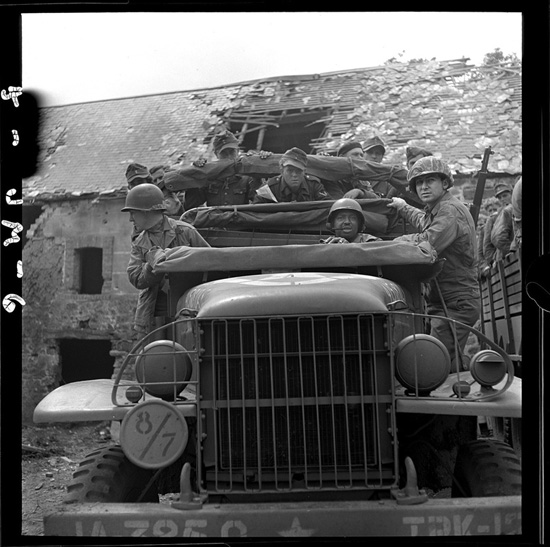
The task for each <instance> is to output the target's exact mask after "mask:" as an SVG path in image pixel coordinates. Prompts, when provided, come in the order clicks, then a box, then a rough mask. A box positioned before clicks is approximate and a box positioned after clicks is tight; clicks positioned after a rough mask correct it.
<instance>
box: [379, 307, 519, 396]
mask: <svg viewBox="0 0 550 547" xmlns="http://www.w3.org/2000/svg"><path fill="white" fill-rule="evenodd" d="M388 315H389V317H390V319H391V321H390V322H391V323H392V324H393V326H394V327H393V328H394V329H397V330H399V331H400V332H402V331H401V330H400V329H399V328H397V325H398V324H399V323H402V322H403V321H404V320H405V321H406V317H408V318H409V320H412V322H413V323H414V320H415V319H430V318H431V317H433V316H431V315H429V314H421V313H408V312H399V311H390V312H388ZM437 318H438V319H439V320H443V321H448V322H449V323H452V324H454V325H460V326H461V327H462V328H464V329H466V330H468V331H469V332H471V333H473V334H474V335H475V336H476V337H477V339H478V341H479V344H480V345H481V347H485V348H490V349H483V350H482V351H479V352H478V353H476V354H475V355H474V356H473V357H472V363H470V366H469V370H467V371H464V370H462V371H461V370H449V372H448V376H450V375H452V376H455V381H456V382H458V383H459V384H468V385H471V384H472V383H473V382H477V383H478V385H479V386H481V390H480V391H479V390H478V391H475V392H473V393H471V394H470V392H469V390H468V392H467V390H462V389H460V390H458V389H457V390H458V392H459V393H456V392H455V393H453V394H452V395H450V396H451V397H454V398H455V400H456V397H458V399H462V400H469V401H490V400H491V399H494V398H496V397H499V396H500V395H501V394H502V393H504V392H505V391H506V390H507V389H508V388H509V387H510V386H511V385H512V382H513V380H514V365H513V363H512V360H511V359H510V356H509V355H508V353H506V351H504V350H503V349H502V348H501V347H500V346H498V345H497V344H496V343H494V342H493V341H492V340H490V339H489V338H488V337H487V336H485V335H484V334H483V333H482V332H480V331H478V330H476V329H475V328H473V327H470V326H468V325H466V324H464V323H462V322H460V321H456V320H454V319H450V318H447V317H441V316H437ZM426 336H427V337H428V338H426ZM412 339H416V342H415V344H416V343H418V341H419V340H420V341H421V343H423V344H425V343H426V341H427V340H429V339H431V340H432V342H433V340H435V338H433V337H431V336H428V335H423V334H413V335H408V336H407V337H403V338H402V339H399V338H398V339H397V341H396V342H395V346H394V347H395V352H394V359H393V366H394V374H395V377H396V378H397V380H398V381H399V382H400V383H401V384H402V385H403V387H404V388H405V390H406V394H407V395H413V396H415V397H423V396H428V397H430V396H431V397H433V395H434V394H431V395H430V391H434V390H436V389H437V387H439V386H440V385H442V384H445V383H446V382H445V381H446V378H444V379H443V382H441V383H440V384H439V385H438V386H437V387H431V385H432V386H433V385H435V383H437V382H436V381H435V380H437V379H438V378H439V376H438V373H441V375H443V370H444V369H445V370H446V365H445V367H443V366H442V365H435V367H434V366H433V365H432V366H431V367H428V370H427V371H425V370H422V364H421V363H420V367H418V368H419V371H420V372H419V373H415V372H414V370H415V369H414V366H413V367H412V368H411V358H412V356H413V355H414V350H412V348H413V346H410V347H409V348H407V346H409V345H410V344H411V343H412ZM401 343H402V344H401ZM435 346H436V345H435V344H432V345H429V344H428V345H426V346H424V347H423V346H419V347H421V348H422V347H423V349H426V350H427V351H428V354H429V355H430V356H431V357H434V356H435V354H436V353H437V350H436V349H435ZM398 348H399V352H398V351H397V349H398ZM407 349H408V350H409V351H407ZM411 350H412V351H411ZM455 351H456V350H455ZM447 354H448V352H447ZM441 356H443V352H442V353H441ZM417 360H418V357H417ZM442 360H443V361H445V360H446V359H445V358H444V357H442ZM451 368H453V367H452V364H451ZM411 371H413V374H417V376H414V375H411ZM416 377H418V378H419V379H420V380H421V382H420V383H419V385H418V386H415V385H414V382H416V381H417V380H416ZM468 378H469V380H468ZM411 379H412V380H411ZM462 380H464V382H463V381H462ZM430 381H431V382H432V384H431V385H430ZM437 381H438V380H437ZM504 381H505V382H504ZM502 382H504V384H503V385H501V386H500V387H498V388H493V386H496V385H497V384H500V383H502ZM444 387H445V385H443V387H442V389H443V388H444ZM430 388H431V389H430ZM457 388H458V386H457ZM437 398H438V399H444V398H446V396H445V395H444V394H443V393H437Z"/></svg>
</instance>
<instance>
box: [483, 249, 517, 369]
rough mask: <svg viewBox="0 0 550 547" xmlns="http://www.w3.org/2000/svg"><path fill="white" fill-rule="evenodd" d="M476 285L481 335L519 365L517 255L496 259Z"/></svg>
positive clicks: (514, 253) (515, 252) (510, 254)
mask: <svg viewBox="0 0 550 547" xmlns="http://www.w3.org/2000/svg"><path fill="white" fill-rule="evenodd" d="M479 283H480V289H481V298H482V308H481V320H480V323H481V330H482V332H483V334H484V335H485V336H487V337H488V338H489V339H490V340H491V341H492V342H494V343H496V344H498V345H499V346H500V347H501V348H502V349H504V350H505V351H506V352H507V353H509V354H512V355H514V360H516V361H517V362H520V361H521V351H522V347H521V318H522V291H523V281H522V269H521V256H520V253H519V252H517V251H513V252H511V253H509V254H508V255H506V256H505V257H504V259H502V260H497V261H496V262H495V263H494V264H493V265H492V266H491V269H490V270H489V271H488V272H487V273H486V275H481V276H480V282H479ZM517 368H520V367H519V366H518V367H517Z"/></svg>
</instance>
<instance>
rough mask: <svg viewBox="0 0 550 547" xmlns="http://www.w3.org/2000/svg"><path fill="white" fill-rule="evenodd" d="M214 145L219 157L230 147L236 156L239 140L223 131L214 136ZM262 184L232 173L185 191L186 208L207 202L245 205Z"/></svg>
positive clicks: (212, 204)
mask: <svg viewBox="0 0 550 547" xmlns="http://www.w3.org/2000/svg"><path fill="white" fill-rule="evenodd" d="M213 147H214V153H215V154H216V157H217V158H220V154H221V152H222V151H223V150H225V149H228V148H230V149H233V152H232V154H234V155H235V157H236V155H237V154H238V150H239V141H238V140H237V138H236V137H235V135H233V133H231V132H230V131H223V132H222V133H219V134H218V135H216V136H215V137H214V139H213ZM220 159H221V158H220ZM200 166H202V165H200ZM261 184H262V181H261V179H256V178H253V177H249V176H245V175H232V176H230V177H227V178H225V179H222V180H216V181H214V182H212V183H211V184H209V185H208V186H207V187H204V188H190V189H188V190H186V192H185V200H184V209H185V210H186V211H187V210H189V209H193V208H195V207H200V206H201V205H203V204H205V203H206V205H208V206H209V207H217V206H222V205H245V204H247V203H250V202H251V201H252V199H253V198H254V196H255V194H256V189H257V188H259V187H260V186H261Z"/></svg>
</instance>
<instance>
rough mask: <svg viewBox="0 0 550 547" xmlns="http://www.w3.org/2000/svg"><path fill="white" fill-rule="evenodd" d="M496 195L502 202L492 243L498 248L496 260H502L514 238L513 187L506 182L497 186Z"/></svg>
mask: <svg viewBox="0 0 550 547" xmlns="http://www.w3.org/2000/svg"><path fill="white" fill-rule="evenodd" d="M495 197H496V198H497V199H498V201H499V204H500V211H499V212H498V213H497V216H496V218H495V220H494V222H493V226H492V228H491V234H490V238H491V244H492V245H493V246H494V248H495V249H496V253H495V256H494V259H495V260H502V259H503V258H504V257H505V256H506V255H507V254H508V253H509V252H510V246H511V245H512V241H513V239H514V220H513V215H512V204H511V201H512V187H511V186H510V185H509V184H506V183H499V184H497V185H496V186H495Z"/></svg>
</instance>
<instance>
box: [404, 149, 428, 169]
mask: <svg viewBox="0 0 550 547" xmlns="http://www.w3.org/2000/svg"><path fill="white" fill-rule="evenodd" d="M405 154H406V155H407V169H410V168H411V167H412V166H413V165H414V164H415V163H416V162H417V161H418V160H419V159H422V158H427V157H428V156H433V154H432V152H430V151H429V150H426V149H425V148H419V147H418V146H407V148H406V150H405Z"/></svg>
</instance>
